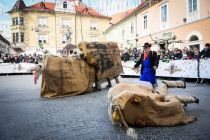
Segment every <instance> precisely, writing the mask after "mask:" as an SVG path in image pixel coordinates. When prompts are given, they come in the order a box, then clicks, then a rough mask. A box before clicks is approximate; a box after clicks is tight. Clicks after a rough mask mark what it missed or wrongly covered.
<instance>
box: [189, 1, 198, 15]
mask: <svg viewBox="0 0 210 140" xmlns="http://www.w3.org/2000/svg"><path fill="white" fill-rule="evenodd" d="M188 10H189V13H192V12H195V11H197V10H198V2H197V0H188Z"/></svg>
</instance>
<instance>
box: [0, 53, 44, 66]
mask: <svg viewBox="0 0 210 140" xmlns="http://www.w3.org/2000/svg"><path fill="white" fill-rule="evenodd" d="M42 58H43V56H42V54H36V53H34V54H29V55H26V54H20V55H8V54H6V55H1V56H0V63H35V64H38V63H39V62H41V61H42Z"/></svg>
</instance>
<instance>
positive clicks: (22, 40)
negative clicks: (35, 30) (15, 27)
mask: <svg viewBox="0 0 210 140" xmlns="http://www.w3.org/2000/svg"><path fill="white" fill-rule="evenodd" d="M20 42H24V33H20Z"/></svg>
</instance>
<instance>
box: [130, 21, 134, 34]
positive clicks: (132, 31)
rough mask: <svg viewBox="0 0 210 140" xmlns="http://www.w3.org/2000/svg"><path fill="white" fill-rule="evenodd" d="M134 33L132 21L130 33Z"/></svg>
mask: <svg viewBox="0 0 210 140" xmlns="http://www.w3.org/2000/svg"><path fill="white" fill-rule="evenodd" d="M133 33H134V22H133V21H132V22H131V34H133Z"/></svg>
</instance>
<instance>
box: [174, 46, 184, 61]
mask: <svg viewBox="0 0 210 140" xmlns="http://www.w3.org/2000/svg"><path fill="white" fill-rule="evenodd" d="M174 59H175V60H179V59H182V51H181V50H180V49H178V48H176V49H175V52H174Z"/></svg>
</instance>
